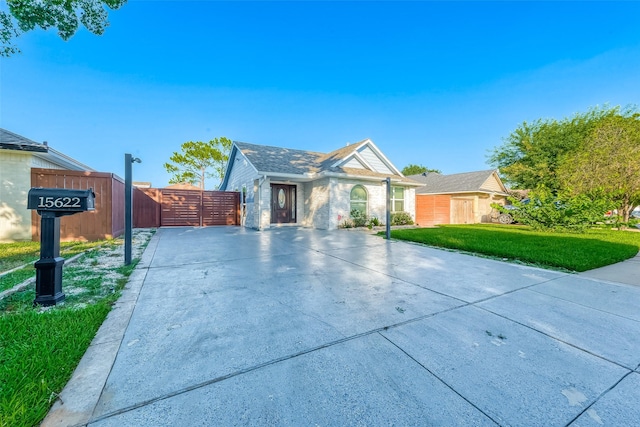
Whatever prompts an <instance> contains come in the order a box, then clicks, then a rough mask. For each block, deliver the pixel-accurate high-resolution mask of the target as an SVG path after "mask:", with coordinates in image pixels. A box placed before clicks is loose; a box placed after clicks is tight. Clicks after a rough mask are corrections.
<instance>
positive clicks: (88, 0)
mask: <svg viewBox="0 0 640 427" xmlns="http://www.w3.org/2000/svg"><path fill="white" fill-rule="evenodd" d="M126 2H127V0H7V1H6V6H8V7H7V10H0V56H10V55H12V54H14V53H17V52H19V51H20V50H19V49H18V48H17V47H16V45H15V44H14V43H13V42H14V40H15V38H16V37H18V36H20V34H22V33H23V32H26V31H31V30H33V29H34V28H36V27H39V28H42V29H44V30H47V29H49V28H56V29H57V30H58V35H59V36H60V37H61V38H62V39H63V40H68V39H69V38H70V37H71V36H73V35H74V34H75V33H76V31H77V30H78V26H79V24H80V23H81V24H82V25H83V26H84V27H85V28H86V29H87V30H89V31H90V32H92V33H93V34H97V35H100V34H102V33H104V30H105V29H106V28H107V26H109V21H108V20H107V18H108V15H107V10H106V9H105V8H109V9H119V8H120V7H121V6H122V5H123V4H125V3H126Z"/></svg>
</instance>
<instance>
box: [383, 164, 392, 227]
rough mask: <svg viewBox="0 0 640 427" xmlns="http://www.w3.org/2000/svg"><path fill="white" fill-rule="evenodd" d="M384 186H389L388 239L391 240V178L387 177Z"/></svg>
mask: <svg viewBox="0 0 640 427" xmlns="http://www.w3.org/2000/svg"><path fill="white" fill-rule="evenodd" d="M381 182H382V183H383V184H387V220H386V221H385V223H386V229H387V230H386V239H387V240H389V239H391V177H387V178H386V179H385V180H384V181H381Z"/></svg>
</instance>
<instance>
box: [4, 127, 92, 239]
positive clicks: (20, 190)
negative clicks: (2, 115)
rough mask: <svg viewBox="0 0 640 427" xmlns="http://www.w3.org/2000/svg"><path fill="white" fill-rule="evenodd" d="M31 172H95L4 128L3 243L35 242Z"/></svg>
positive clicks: (41, 144)
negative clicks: (29, 198)
mask: <svg viewBox="0 0 640 427" xmlns="http://www.w3.org/2000/svg"><path fill="white" fill-rule="evenodd" d="M31 168H42V169H61V170H71V171H93V169H91V168H90V167H89V166H87V165H84V164H82V163H80V162H78V161H77V160H74V159H72V158H71V157H68V156H66V155H64V154H62V153H61V152H59V151H56V150H54V149H53V148H51V147H49V146H48V145H47V143H46V142H43V143H39V142H35V141H32V140H30V139H28V138H25V137H23V136H20V135H17V134H15V133H13V132H10V131H8V130H6V129H1V128H0V241H16V240H31V237H32V229H31V219H32V215H31V211H30V210H28V209H27V194H28V192H29V189H30V188H31Z"/></svg>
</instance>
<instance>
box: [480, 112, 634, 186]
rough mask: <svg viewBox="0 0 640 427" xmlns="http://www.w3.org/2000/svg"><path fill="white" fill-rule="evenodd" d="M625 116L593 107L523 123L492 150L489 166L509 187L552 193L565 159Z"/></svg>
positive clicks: (624, 113) (623, 113)
mask: <svg viewBox="0 0 640 427" xmlns="http://www.w3.org/2000/svg"><path fill="white" fill-rule="evenodd" d="M626 114H627V113H626V111H625V112H623V111H621V109H620V107H601V108H598V107H596V108H592V109H590V110H589V111H587V112H586V113H578V114H576V115H575V116H573V117H571V118H565V119H562V120H556V119H539V120H536V121H534V122H532V123H528V122H523V123H522V124H521V125H519V126H518V127H517V128H516V130H514V131H513V132H512V133H511V134H510V135H509V136H508V137H506V138H505V139H504V140H503V142H504V143H503V144H502V145H501V146H499V147H496V148H494V150H493V152H492V153H491V154H490V155H489V163H490V164H492V165H493V166H494V167H496V168H498V169H500V174H501V176H503V177H504V178H505V181H507V183H508V184H509V185H510V186H512V187H513V188H517V189H532V188H536V187H539V186H545V187H546V188H548V189H550V190H551V191H552V192H554V193H556V192H557V191H559V190H561V187H562V184H561V183H560V182H559V180H558V176H557V174H558V168H559V167H560V165H561V164H562V163H563V161H564V160H565V158H566V157H567V156H568V155H571V154H572V153H573V152H575V151H576V150H578V149H579V148H580V147H581V145H582V144H583V143H584V142H585V140H586V139H587V137H588V136H589V135H591V133H592V132H593V130H594V129H595V128H596V127H598V126H599V125H600V124H601V123H603V122H604V121H605V120H606V119H608V118H611V117H616V116H621V115H626Z"/></svg>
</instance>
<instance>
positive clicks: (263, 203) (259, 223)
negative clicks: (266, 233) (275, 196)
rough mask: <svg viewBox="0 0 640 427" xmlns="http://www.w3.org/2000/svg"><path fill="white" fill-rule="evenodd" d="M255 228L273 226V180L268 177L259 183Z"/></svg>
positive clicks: (262, 228) (260, 228) (261, 228)
mask: <svg viewBox="0 0 640 427" xmlns="http://www.w3.org/2000/svg"><path fill="white" fill-rule="evenodd" d="M255 212H256V218H255V220H254V223H255V224H254V228H257V229H258V230H264V229H266V228H270V227H271V180H270V179H269V178H268V177H267V178H266V179H264V180H262V184H261V185H258V201H257V206H256V209H255Z"/></svg>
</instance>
